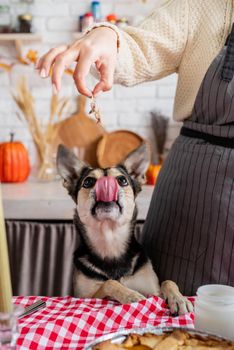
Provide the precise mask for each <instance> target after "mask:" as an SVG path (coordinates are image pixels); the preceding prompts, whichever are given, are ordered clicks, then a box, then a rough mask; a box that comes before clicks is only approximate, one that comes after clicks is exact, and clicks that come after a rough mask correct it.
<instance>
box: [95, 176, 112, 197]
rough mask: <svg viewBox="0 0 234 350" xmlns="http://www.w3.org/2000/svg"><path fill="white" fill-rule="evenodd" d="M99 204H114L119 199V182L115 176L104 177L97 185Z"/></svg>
mask: <svg viewBox="0 0 234 350" xmlns="http://www.w3.org/2000/svg"><path fill="white" fill-rule="evenodd" d="M95 192H96V200H97V202H100V201H101V202H113V201H117V199H118V182H117V180H116V179H115V178H114V177H113V176H103V177H102V178H101V179H98V180H97V181H96V184H95Z"/></svg>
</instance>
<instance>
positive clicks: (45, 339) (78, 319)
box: [14, 297, 193, 350]
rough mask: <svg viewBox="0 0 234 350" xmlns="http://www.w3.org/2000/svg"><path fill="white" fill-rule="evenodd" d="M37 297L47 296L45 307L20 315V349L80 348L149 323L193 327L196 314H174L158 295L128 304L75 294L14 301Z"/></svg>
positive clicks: (16, 302)
mask: <svg viewBox="0 0 234 350" xmlns="http://www.w3.org/2000/svg"><path fill="white" fill-rule="evenodd" d="M38 299H42V300H44V301H45V302H46V307H45V308H44V309H41V310H39V311H37V312H35V313H34V314H31V315H29V316H25V317H24V318H22V319H20V321H19V331H20V335H19V338H18V342H17V345H18V346H17V350H23V349H25V350H26V349H27V350H28V349H48V350H49V349H77V350H81V349H83V348H84V346H85V345H87V344H88V343H90V342H92V341H93V340H95V339H96V338H98V337H100V336H101V335H103V334H105V333H110V332H116V331H118V330H120V329H132V328H138V327H140V328H142V327H148V326H175V327H179V326H182V327H190V328H193V314H191V313H189V314H186V315H184V316H179V317H172V316H171V315H170V312H169V310H168V308H167V307H166V304H165V302H164V301H163V300H162V299H160V298H158V297H151V298H148V299H147V300H142V301H140V302H137V303H133V304H125V305H120V304H118V303H116V302H114V301H108V300H100V299H76V298H72V297H63V298H57V297H56V298H47V297H43V298H41V297H40V298H39V297H15V298H14V303H15V304H20V305H22V306H28V305H30V304H31V303H33V302H35V301H37V300H38ZM190 300H192V301H193V299H192V298H191V299H190Z"/></svg>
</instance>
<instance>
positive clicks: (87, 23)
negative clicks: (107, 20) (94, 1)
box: [82, 12, 94, 32]
mask: <svg viewBox="0 0 234 350" xmlns="http://www.w3.org/2000/svg"><path fill="white" fill-rule="evenodd" d="M93 23H94V19H93V15H92V13H91V12H87V13H85V14H84V16H83V19H82V32H84V31H85V30H86V29H87V28H89V27H91V26H92V25H93Z"/></svg>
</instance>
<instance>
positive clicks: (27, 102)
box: [12, 77, 69, 180]
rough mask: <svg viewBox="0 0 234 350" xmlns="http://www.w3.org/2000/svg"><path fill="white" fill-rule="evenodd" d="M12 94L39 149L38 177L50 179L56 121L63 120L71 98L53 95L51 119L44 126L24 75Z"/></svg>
mask: <svg viewBox="0 0 234 350" xmlns="http://www.w3.org/2000/svg"><path fill="white" fill-rule="evenodd" d="M12 96H13V99H14V101H15V102H16V104H17V106H18V108H19V110H20V111H21V115H22V116H23V118H24V120H25V121H26V122H27V124H28V128H29V130H30V133H31V135H32V138H33V140H34V142H35V145H36V147H37V150H38V154H39V157H40V162H41V166H40V170H39V174H38V177H39V178H40V179H43V180H49V178H47V176H48V174H47V173H46V170H47V169H48V167H49V166H50V167H51V168H53V164H52V160H49V159H51V158H52V157H51V154H48V153H50V152H51V146H52V144H53V141H54V139H55V137H56V132H57V129H56V128H55V121H58V122H59V121H60V120H61V118H62V116H63V114H64V112H65V110H66V109H67V107H68V103H69V99H68V98H65V97H64V98H60V99H59V97H58V96H57V95H52V97H51V101H50V116H49V120H48V123H47V125H46V126H45V127H42V126H41V125H40V124H39V122H38V118H37V116H36V112H35V101H34V98H33V96H32V94H31V92H30V90H29V87H28V82H27V79H26V78H25V77H22V78H21V79H20V80H19V81H18V83H17V85H16V90H15V92H13V93H12ZM20 119H22V118H20ZM49 177H50V175H49Z"/></svg>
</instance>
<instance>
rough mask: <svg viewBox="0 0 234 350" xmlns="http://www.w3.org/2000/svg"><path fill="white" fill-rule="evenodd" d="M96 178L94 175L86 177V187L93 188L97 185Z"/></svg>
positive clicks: (84, 184)
mask: <svg viewBox="0 0 234 350" xmlns="http://www.w3.org/2000/svg"><path fill="white" fill-rule="evenodd" d="M95 183H96V179H95V178H94V177H86V179H85V180H84V182H83V187H84V188H91V187H93V186H94V185H95Z"/></svg>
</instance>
